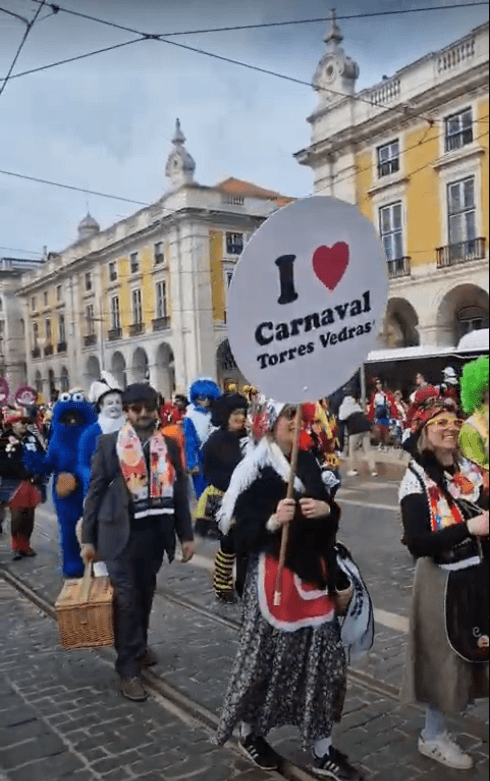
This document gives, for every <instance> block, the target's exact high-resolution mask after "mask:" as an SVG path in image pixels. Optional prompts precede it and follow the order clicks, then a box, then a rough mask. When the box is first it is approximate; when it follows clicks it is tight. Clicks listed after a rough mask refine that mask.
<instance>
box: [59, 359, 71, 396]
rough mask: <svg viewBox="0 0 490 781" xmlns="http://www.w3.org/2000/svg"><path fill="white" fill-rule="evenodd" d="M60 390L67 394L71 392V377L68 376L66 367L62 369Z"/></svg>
mask: <svg viewBox="0 0 490 781" xmlns="http://www.w3.org/2000/svg"><path fill="white" fill-rule="evenodd" d="M60 390H61V392H62V393H66V392H67V391H69V390H70V375H69V374H68V369H67V368H66V366H62V367H61V374H60Z"/></svg>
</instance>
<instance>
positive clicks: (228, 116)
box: [0, 0, 488, 257]
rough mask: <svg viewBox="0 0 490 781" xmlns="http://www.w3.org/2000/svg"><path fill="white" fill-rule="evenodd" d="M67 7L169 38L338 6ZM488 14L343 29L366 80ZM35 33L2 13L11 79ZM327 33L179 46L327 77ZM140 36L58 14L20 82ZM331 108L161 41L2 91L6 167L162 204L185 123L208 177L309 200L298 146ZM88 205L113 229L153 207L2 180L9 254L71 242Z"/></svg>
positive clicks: (308, 178) (135, 1)
mask: <svg viewBox="0 0 490 781" xmlns="http://www.w3.org/2000/svg"><path fill="white" fill-rule="evenodd" d="M464 1H465V0H460V2H464ZM466 1H467V0H466ZM454 2H457V0H398V3H396V4H395V3H394V2H393V0H351V1H350V2H347V0H336V7H337V13H338V15H343V14H357V13H367V12H372V11H383V10H384V11H387V10H393V8H394V7H396V8H403V9H404V8H420V7H434V6H438V5H446V4H449V3H454ZM60 5H61V6H62V7H63V8H67V9H72V10H77V11H81V12H84V13H87V14H90V15H93V16H96V17H99V18H103V19H106V20H109V21H111V22H115V23H119V24H121V25H124V26H128V27H132V28H134V29H135V30H138V31H142V32H146V33H158V34H162V33H170V32H178V31H189V30H196V29H203V28H207V27H216V26H228V25H239V24H255V23H264V22H273V21H280V20H291V19H311V18H318V17H324V16H327V14H328V9H329V7H330V5H333V0H332V3H329V2H325V0H246V2H243V0H60ZM37 7H38V6H37V5H36V3H35V2H33V0H0V9H4V10H8V11H11V12H12V13H16V14H19V15H20V16H22V17H25V18H27V19H32V17H33V16H34V14H35V12H36V9H37ZM487 18H488V8H487V7H485V6H482V7H477V8H465V9H459V10H452V11H443V10H439V11H435V12H431V13H420V14H410V15H403V16H394V17H389V16H385V17H379V18H373V19H361V20H350V21H349V20H344V21H341V22H340V24H341V26H342V28H343V31H344V35H345V41H344V47H345V49H346V51H347V53H348V54H349V55H350V56H352V57H353V58H354V59H355V60H356V61H357V62H358V63H359V66H360V70H361V76H360V79H359V82H358V87H359V89H362V88H364V87H367V86H370V85H372V84H374V83H377V82H378V81H380V80H381V78H382V76H383V75H385V74H386V75H391V74H393V73H394V72H395V71H396V70H397V69H398V68H400V67H402V66H404V65H405V64H407V63H409V62H411V61H413V60H414V59H416V58H417V57H419V56H422V55H424V54H426V53H427V52H429V51H433V50H436V49H439V48H441V47H443V46H445V45H447V44H448V43H450V42H451V41H452V40H455V39H456V38H458V37H460V36H461V35H463V34H465V33H466V32H467V31H469V30H470V29H471V28H472V27H474V26H476V25H478V24H480V23H482V22H483V21H485V20H486V19H487ZM24 31H25V25H24V24H23V23H22V22H21V21H20V20H17V19H16V18H14V17H13V16H11V15H9V14H6V13H4V12H3V11H2V10H0V76H2V77H3V76H4V75H6V73H7V71H8V69H9V67H10V64H11V62H12V59H13V57H14V55H15V53H16V51H17V48H18V45H19V43H20V41H21V39H22V36H23V34H24ZM324 32H325V24H324V23H315V24H305V25H297V26H287V27H279V28H266V29H261V30H244V31H238V32H236V31H235V32H221V33H207V34H204V33H201V34H197V35H191V34H188V35H182V36H178V37H174V38H171V39H170V40H173V41H175V42H176V43H183V44H187V45H189V46H194V47H198V48H202V49H205V50H207V51H209V52H214V53H216V54H220V55H223V56H227V57H232V58H235V59H239V60H242V61H245V62H248V63H252V64H255V65H259V66H261V67H264V68H268V69H272V70H275V71H279V72H281V73H284V74H287V75H289V76H293V77H296V78H300V79H305V80H307V81H311V78H312V76H313V73H314V71H315V68H316V65H317V63H318V61H319V59H320V58H321V56H322V55H323V52H324V43H323V40H322V39H323V37H324ZM135 37H137V36H135V35H133V34H132V33H127V32H124V31H122V30H118V29H114V28H111V27H108V26H104V25H101V24H98V23H96V22H93V21H89V20H84V19H81V18H77V17H74V16H70V15H69V14H66V13H64V12H62V11H60V12H59V13H58V14H56V15H50V9H49V8H48V9H47V10H45V9H43V10H42V12H41V13H40V15H39V21H38V22H37V23H36V25H35V26H34V27H33V28H32V31H31V33H30V35H29V37H28V39H27V42H26V45H25V47H24V48H23V50H22V53H21V55H20V58H19V60H18V62H17V65H16V67H15V69H14V75H15V74H16V73H21V72H22V71H25V70H28V69H30V68H36V67H39V66H40V65H44V64H47V63H51V62H55V61H58V60H62V59H65V58H69V57H74V56H77V55H79V54H83V53H85V52H88V51H91V50H94V49H99V48H104V47H109V46H112V45H115V44H119V43H123V42H125V41H129V40H131V39H134V38H135ZM0 88H1V82H0ZM315 104H316V98H315V94H314V92H313V90H311V89H310V88H308V87H306V86H301V85H296V84H293V83H291V82H286V81H281V80H279V79H276V78H273V77H271V76H267V75H263V74H259V73H256V72H252V71H250V70H245V69H243V68H239V67H237V66H234V65H230V64H227V63H223V62H220V61H218V60H215V59H214V60H213V59H211V58H209V57H205V56H202V55H201V54H197V53H194V52H190V51H186V50H184V49H181V48H177V47H176V46H173V45H169V44H164V43H158V42H156V41H151V40H149V41H148V40H147V41H143V42H138V43H135V44H133V45H130V46H127V47H124V48H121V49H117V50H114V51H111V52H108V53H104V54H99V55H97V56H94V57H90V58H88V59H84V60H80V61H78V62H74V63H71V64H65V65H62V66H60V67H56V68H53V69H50V70H45V71H43V72H40V73H35V74H31V75H25V76H20V77H19V78H12V79H11V81H9V82H8V84H7V85H6V88H5V90H4V92H3V94H2V95H0V169H3V170H7V171H13V172H18V173H22V174H25V175H28V176H34V177H39V178H42V179H50V180H55V181H60V182H63V183H67V184H71V185H74V186H76V187H82V188H87V189H92V190H98V191H103V192H106V193H111V194H114V195H120V196H124V197H126V198H131V199H134V200H136V201H142V202H152V201H155V200H157V199H158V198H159V197H160V196H161V195H162V193H163V192H164V191H165V189H166V187H167V184H166V181H165V174H164V168H165V161H166V158H167V155H168V153H169V151H170V139H171V137H172V133H173V129H174V126H175V118H176V117H180V119H181V121H182V126H183V129H184V132H185V134H186V136H187V147H188V149H189V151H190V152H191V154H192V155H193V156H194V158H195V160H196V164H197V170H196V178H197V180H198V181H199V182H201V183H202V184H210V185H211V184H214V183H216V182H218V181H220V180H221V179H224V178H226V177H228V176H236V177H238V178H242V179H247V180H249V181H253V182H255V183H256V184H259V185H262V186H265V187H269V188H271V189H275V190H278V191H280V192H282V193H284V194H286V195H291V196H304V195H307V194H308V193H309V192H311V188H312V175H311V173H310V172H309V170H308V169H305V168H303V167H301V166H299V165H298V164H297V163H296V162H295V160H294V159H293V157H292V155H293V153H294V152H295V151H297V150H298V149H301V148H303V147H304V146H306V145H307V144H308V142H309V126H308V124H307V123H306V117H307V116H308V115H309V113H310V112H311V111H312V110H313V108H314V107H315ZM87 201H88V205H89V207H90V211H91V213H92V214H93V216H95V217H96V218H97V219H98V220H99V222H100V224H101V226H102V227H103V228H104V227H107V226H109V225H110V224H112V223H113V222H115V221H116V220H118V219H120V218H122V217H124V216H127V215H128V214H130V213H131V212H132V211H134V210H135V209H137V208H138V207H137V206H132V205H131V204H128V203H124V202H118V201H115V200H108V199H105V198H101V197H98V196H92V195H90V196H86V195H84V194H82V193H76V192H69V191H68V190H62V189H58V188H54V187H50V186H47V185H41V184H36V183H33V182H28V181H22V180H20V179H14V178H11V177H9V176H5V175H4V174H0V256H2V255H3V256H24V257H31V256H30V255H28V254H27V253H26V252H25V251H26V250H30V251H32V252H41V251H42V247H43V245H47V246H48V248H49V249H50V250H53V251H56V250H60V249H63V248H64V247H65V246H67V245H68V244H70V243H71V242H72V241H73V240H74V239H75V236H76V226H77V223H78V221H79V220H80V218H81V217H82V216H83V215H84V213H85V212H86V210H87ZM4 248H9V250H10V249H20V250H22V251H23V252H20V253H19V252H12V251H9V250H6V249H4Z"/></svg>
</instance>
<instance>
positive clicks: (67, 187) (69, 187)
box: [0, 170, 151, 206]
mask: <svg viewBox="0 0 490 781" xmlns="http://www.w3.org/2000/svg"><path fill="white" fill-rule="evenodd" d="M0 174H4V175H5V176H14V177H16V178H17V179H27V181H30V182H38V183H39V184H49V185H51V186H52V187H62V188H63V189H65V190H74V191H75V192H79V193H87V194H88V195H98V196H100V197H101V198H111V199H112V200H113V201H124V202H125V203H133V204H136V205H137V206H150V205H151V204H149V203H147V202H146V201H135V200H134V199H132V198H124V197H123V196H121V195H109V193H101V192H99V191H98V190H86V189H84V188H83V187H75V186H74V185H71V184H63V183H62V182H53V181H51V180H50V179H40V178H38V177H36V176H27V175H26V174H19V173H15V172H14V171H3V170H0Z"/></svg>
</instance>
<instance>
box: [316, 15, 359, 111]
mask: <svg viewBox="0 0 490 781" xmlns="http://www.w3.org/2000/svg"><path fill="white" fill-rule="evenodd" d="M324 40H325V43H326V44H327V51H326V53H325V55H324V56H323V57H322V59H321V60H320V62H319V63H318V67H317V69H316V72H315V75H314V77H313V86H314V88H315V89H316V91H317V92H318V100H319V107H320V108H322V107H324V106H330V105H332V104H333V103H337V102H338V101H339V100H341V99H342V97H343V96H345V95H354V94H355V91H356V81H357V79H358V78H359V66H358V65H357V63H356V62H354V60H351V58H350V57H347V55H346V53H345V51H344V50H343V48H342V47H341V46H340V44H341V43H342V41H343V40H344V36H343V33H342V30H341V29H340V27H339V26H338V24H337V19H336V15H335V9H332V11H331V14H330V21H329V23H328V28H327V37H326V38H325V39H324Z"/></svg>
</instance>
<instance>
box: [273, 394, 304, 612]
mask: <svg viewBox="0 0 490 781" xmlns="http://www.w3.org/2000/svg"><path fill="white" fill-rule="evenodd" d="M302 418H303V405H302V404H298V408H297V410H296V417H295V419H294V440H293V449H292V451H291V471H290V474H289V482H288V490H287V494H286V499H292V498H293V495H294V479H295V477H296V469H297V466H298V452H299V437H300V434H301V423H302ZM289 527H290V524H289V523H286V524H285V525H284V526H283V527H282V537H281V551H280V554H279V569H278V570H277V580H276V591H275V593H274V605H276V606H277V605H280V604H281V599H282V573H283V571H284V567H285V565H286V553H287V548H288V542H289Z"/></svg>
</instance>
